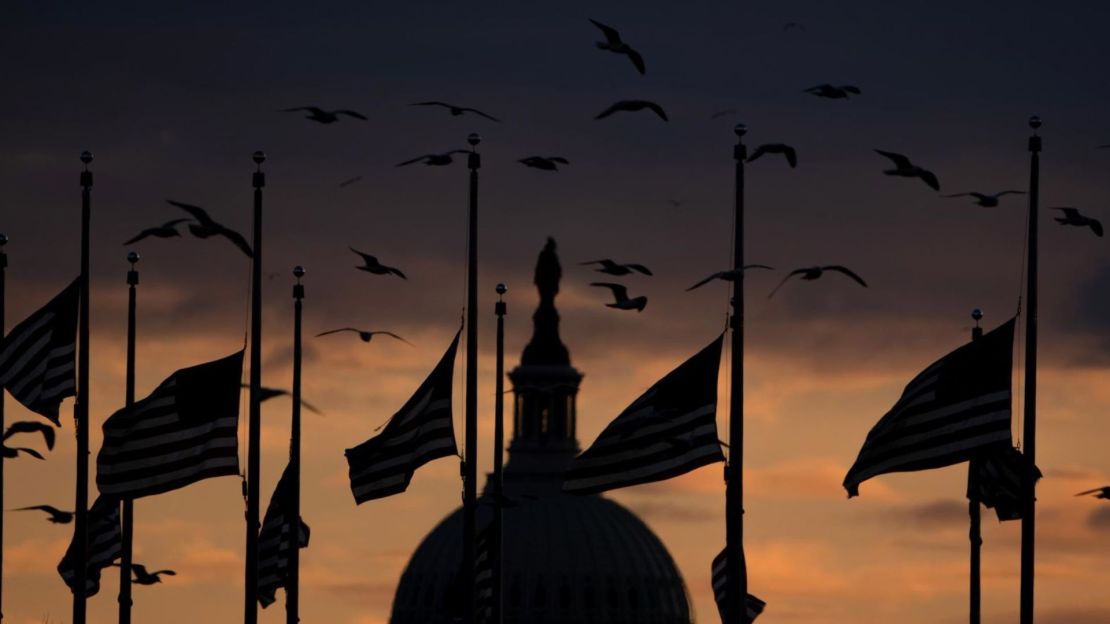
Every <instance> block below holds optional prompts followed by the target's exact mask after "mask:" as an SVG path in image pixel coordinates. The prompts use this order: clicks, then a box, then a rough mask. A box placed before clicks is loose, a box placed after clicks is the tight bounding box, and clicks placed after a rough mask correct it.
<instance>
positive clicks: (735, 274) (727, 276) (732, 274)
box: [686, 264, 774, 292]
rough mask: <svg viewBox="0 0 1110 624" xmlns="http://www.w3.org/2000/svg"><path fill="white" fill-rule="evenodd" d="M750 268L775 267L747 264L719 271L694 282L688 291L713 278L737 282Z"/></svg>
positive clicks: (771, 268) (768, 268) (769, 268)
mask: <svg viewBox="0 0 1110 624" xmlns="http://www.w3.org/2000/svg"><path fill="white" fill-rule="evenodd" d="M748 269H767V270H773V269H774V267H769V266H767V265H766V264H745V265H744V268H743V269H740V270H739V271H738V270H736V269H730V270H728V271H717V272H716V273H714V274H713V275H710V276H709V277H707V278H705V279H703V280H702V281H700V282H698V283H697V284H694V285H693V286H691V287H689V288H687V289H686V292H690V291H691V290H694V289H695V288H701V287H702V286H705V285H706V284H708V283H709V282H712V281H713V280H722V281H725V282H735V281H736V280H738V279H740V276H742V275H743V274H744V271H747V270H748Z"/></svg>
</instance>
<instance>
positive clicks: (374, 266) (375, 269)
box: [347, 247, 408, 280]
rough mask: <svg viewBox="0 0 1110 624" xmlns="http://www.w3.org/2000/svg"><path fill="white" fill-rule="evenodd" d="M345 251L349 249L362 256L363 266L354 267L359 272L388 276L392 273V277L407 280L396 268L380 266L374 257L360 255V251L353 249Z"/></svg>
mask: <svg viewBox="0 0 1110 624" xmlns="http://www.w3.org/2000/svg"><path fill="white" fill-rule="evenodd" d="M347 249H350V250H351V251H353V252H355V253H356V254H358V255H360V256H362V261H363V262H364V263H365V264H364V265H363V266H356V267H355V268H356V269H358V270H359V271H366V272H367V273H373V274H374V275H389V274H390V273H392V274H393V275H396V276H397V277H399V278H401V279H404V280H407V279H408V278H407V277H405V274H404V273H402V272H401V270H400V269H397V268H394V267H391V266H386V265H384V264H382V263H381V262H378V259H377V258H376V257H375V256H371V255H370V254H367V253H362V252H361V251H359V250H357V249H355V248H354V247H348V248H347Z"/></svg>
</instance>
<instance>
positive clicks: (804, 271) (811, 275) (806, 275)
mask: <svg viewBox="0 0 1110 624" xmlns="http://www.w3.org/2000/svg"><path fill="white" fill-rule="evenodd" d="M825 271H835V272H837V273H843V274H844V275H847V276H848V277H850V278H852V279H853V280H855V282H856V283H857V284H859V285H860V286H863V287H864V288H867V282H865V281H863V278H862V277H860V276H858V275H856V274H855V273H853V272H852V270H851V269H849V268H848V267H844V266H840V265H839V264H830V265H827V266H815V267H805V268H801V269H794V270H793V271H791V272H790V273H789V274H787V276H786V277H784V278H782V281H781V282H779V285H778V286H775V289H774V290H772V291H771V294H769V295H767V298H768V299H770V298H771V297H774V296H775V293H776V292H778V290H779V289H780V288H782V286H783V284H785V283H786V282H787V281H788V280H789V279H790V278H792V277H794V276H795V275H800V276H801V277H802V279H804V280H810V281H812V280H815V279H819V278H820V277H821V276H822V275H824V274H825Z"/></svg>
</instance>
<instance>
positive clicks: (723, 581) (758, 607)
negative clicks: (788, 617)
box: [713, 548, 767, 622]
mask: <svg viewBox="0 0 1110 624" xmlns="http://www.w3.org/2000/svg"><path fill="white" fill-rule="evenodd" d="M727 560H728V548H725V549H724V550H722V551H721V554H719V555H717V556H716V557H713V599H714V600H715V601H716V602H717V612H718V613H719V614H720V615H721V622H727V621H728V620H726V619H725V617H726V615H725V612H726V610H727V609H728V588H729V578H728V572H727V569H726V565H725V562H726V561H727ZM741 565H743V563H741ZM744 573H745V574H747V572H746V571H745V572H744ZM766 606H767V603H766V602H763V601H762V600H760V599H759V598H756V597H755V596H753V595H751V594H748V596H747V599H746V600H745V601H744V608H745V609H746V610H747V613H748V617H747V621H748V622H754V621H755V618H756V617H757V616H758V615H759V614H760V613H763V609H764V608H765V607H766Z"/></svg>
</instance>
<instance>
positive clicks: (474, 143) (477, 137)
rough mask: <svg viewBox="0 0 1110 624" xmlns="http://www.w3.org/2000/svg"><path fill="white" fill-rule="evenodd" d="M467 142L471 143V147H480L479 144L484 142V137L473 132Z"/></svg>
mask: <svg viewBox="0 0 1110 624" xmlns="http://www.w3.org/2000/svg"><path fill="white" fill-rule="evenodd" d="M466 142H467V143H469V144H470V145H471V147H478V144H479V143H481V142H482V137H481V135H479V134H478V133H477V132H471V133H470V136H468V137H466Z"/></svg>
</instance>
